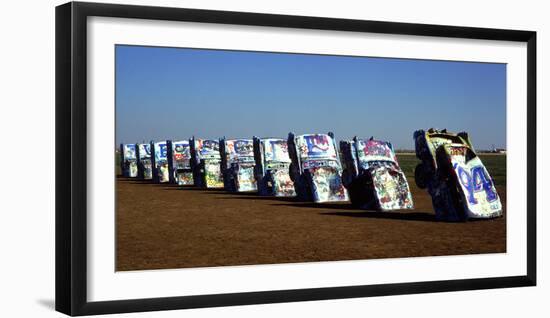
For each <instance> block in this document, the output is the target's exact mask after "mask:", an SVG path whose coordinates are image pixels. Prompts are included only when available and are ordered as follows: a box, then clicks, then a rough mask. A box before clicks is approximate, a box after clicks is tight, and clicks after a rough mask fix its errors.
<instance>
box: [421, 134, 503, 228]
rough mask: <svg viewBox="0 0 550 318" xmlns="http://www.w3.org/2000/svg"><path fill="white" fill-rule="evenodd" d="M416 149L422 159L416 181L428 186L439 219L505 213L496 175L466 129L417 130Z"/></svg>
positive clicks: (457, 219)
mask: <svg viewBox="0 0 550 318" xmlns="http://www.w3.org/2000/svg"><path fill="white" fill-rule="evenodd" d="M414 141H415V151H416V156H417V157H418V159H420V160H421V163H420V164H418V165H417V166H416V169H415V182H416V184H417V185H418V187H419V188H421V189H427V190H428V193H429V194H430V195H431V197H432V204H433V207H434V210H435V214H436V217H437V219H439V220H445V221H465V220H468V219H471V218H476V219H487V218H494V217H499V216H502V204H501V202H500V197H499V195H498V193H497V190H496V188H495V185H494V182H493V179H492V178H491V176H490V175H489V172H488V171H487V169H486V168H485V166H484V165H483V163H482V162H481V159H480V158H479V157H478V156H477V154H476V152H475V151H474V147H473V145H472V143H471V141H470V138H469V136H468V134H467V133H465V132H461V133H458V134H455V133H450V132H448V131H447V130H436V129H433V128H432V129H429V130H427V131H424V130H418V131H416V132H415V133H414Z"/></svg>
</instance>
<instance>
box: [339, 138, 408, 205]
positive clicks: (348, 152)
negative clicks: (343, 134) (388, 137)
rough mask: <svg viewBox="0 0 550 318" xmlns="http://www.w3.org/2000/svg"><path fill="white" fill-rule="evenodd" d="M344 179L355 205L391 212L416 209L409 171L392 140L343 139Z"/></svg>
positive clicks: (341, 149) (341, 148)
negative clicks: (410, 187) (407, 172)
mask: <svg viewBox="0 0 550 318" xmlns="http://www.w3.org/2000/svg"><path fill="white" fill-rule="evenodd" d="M340 151H341V152H342V161H343V166H344V171H343V182H344V186H345V187H346V188H347V189H348V193H349V196H350V201H351V203H352V205H353V206H354V207H357V208H361V209H368V210H379V211H391V210H400V209H412V208H414V205H413V200H412V195H411V191H410V189H409V184H408V182H407V178H406V177H405V174H404V173H403V171H402V170H401V168H400V167H399V164H398V162H397V157H396V155H395V152H394V150H393V146H392V144H391V143H389V142H386V141H381V140H374V139H373V138H371V139H358V138H357V137H354V138H353V140H351V141H340Z"/></svg>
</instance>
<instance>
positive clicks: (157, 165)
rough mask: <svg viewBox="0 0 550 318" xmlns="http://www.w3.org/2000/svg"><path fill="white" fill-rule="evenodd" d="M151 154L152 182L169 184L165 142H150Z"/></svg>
mask: <svg viewBox="0 0 550 318" xmlns="http://www.w3.org/2000/svg"><path fill="white" fill-rule="evenodd" d="M151 150H152V152H153V157H152V158H153V182H155V183H165V182H170V169H169V167H168V144H167V142H166V141H158V142H151Z"/></svg>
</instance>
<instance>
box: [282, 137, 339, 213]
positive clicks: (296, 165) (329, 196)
mask: <svg viewBox="0 0 550 318" xmlns="http://www.w3.org/2000/svg"><path fill="white" fill-rule="evenodd" d="M288 150H289V154H290V159H291V160H292V163H291V167H290V177H291V179H292V181H293V182H294V188H295V189H296V194H297V196H298V198H299V199H300V200H305V201H313V202H316V203H321V202H338V201H347V200H348V193H347V190H346V188H345V187H344V185H343V183H342V165H341V163H340V157H339V156H338V151H337V148H336V142H335V141H334V135H333V134H332V133H328V134H305V135H297V136H296V135H294V134H293V133H289V135H288Z"/></svg>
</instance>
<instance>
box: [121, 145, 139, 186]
mask: <svg viewBox="0 0 550 318" xmlns="http://www.w3.org/2000/svg"><path fill="white" fill-rule="evenodd" d="M120 169H121V171H122V175H123V176H124V177H129V178H135V177H137V173H138V167H137V157H136V145H135V144H121V145H120Z"/></svg>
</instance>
